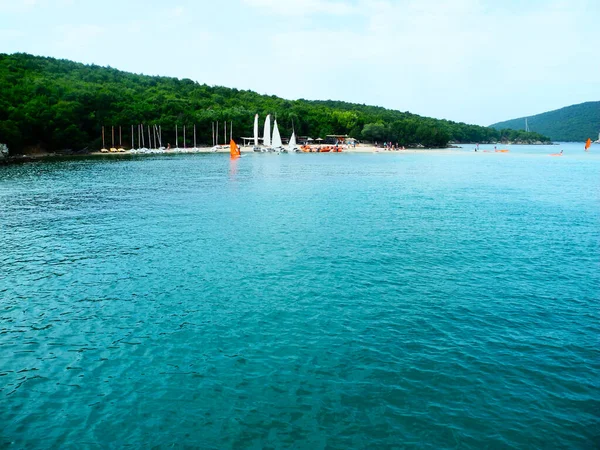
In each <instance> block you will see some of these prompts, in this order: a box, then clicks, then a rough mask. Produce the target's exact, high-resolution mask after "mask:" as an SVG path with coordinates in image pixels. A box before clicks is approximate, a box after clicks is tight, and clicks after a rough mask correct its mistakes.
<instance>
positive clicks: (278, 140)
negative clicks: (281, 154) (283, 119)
mask: <svg viewBox="0 0 600 450" xmlns="http://www.w3.org/2000/svg"><path fill="white" fill-rule="evenodd" d="M281 146H282V143H281V135H280V134H279V128H277V119H275V122H273V147H275V148H280V147H281Z"/></svg>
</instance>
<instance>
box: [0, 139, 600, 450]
mask: <svg viewBox="0 0 600 450" xmlns="http://www.w3.org/2000/svg"><path fill="white" fill-rule="evenodd" d="M473 148H474V146H465V147H464V148H463V149H457V150H453V151H448V152H432V153H411V152H396V153H390V152H380V153H375V154H346V153H341V154H287V155H276V154H249V155H247V156H245V157H243V158H241V159H239V160H237V161H230V160H229V157H228V156H227V155H222V154H208V155H178V156H168V155H167V156H152V157H139V156H138V157H123V156H113V155H111V156H108V157H104V158H93V159H73V160H59V161H48V162H42V163H35V164H24V165H15V166H10V167H0V208H1V209H0V263H1V272H0V298H1V299H0V447H3V448H4V447H6V448H120V447H123V446H130V447H133V448H152V447H156V448H181V447H184V446H188V447H198V448H215V449H216V448H255V449H260V448H311V449H315V448H331V449H344V448H406V447H420V448H436V449H437V448H483V447H487V448H508V447H511V448H593V447H594V446H596V445H598V442H600V441H599V438H600V432H599V430H600V428H599V423H600V421H599V411H600V377H599V376H598V374H599V373H600V353H599V346H598V336H599V335H600V316H599V314H600V313H599V309H598V301H599V300H600V294H599V286H600V271H599V270H598V269H599V258H600V257H599V255H600V253H599V242H600V208H599V205H598V198H599V194H600V157H598V151H596V152H595V153H594V150H595V147H593V148H592V152H591V153H585V152H583V144H581V145H579V144H577V145H575V144H563V145H561V146H552V147H518V146H510V147H509V149H510V152H509V153H503V154H500V153H493V152H490V153H487V152H483V150H485V149H488V150H493V146H481V147H480V151H479V152H477V153H475V152H474V151H473ZM561 148H562V149H564V150H565V155H564V156H562V157H550V156H548V154H549V153H555V152H557V151H559V150H560V149H561Z"/></svg>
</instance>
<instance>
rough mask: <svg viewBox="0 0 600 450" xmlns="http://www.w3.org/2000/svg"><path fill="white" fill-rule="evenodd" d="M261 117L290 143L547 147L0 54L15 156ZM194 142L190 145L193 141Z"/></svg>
mask: <svg viewBox="0 0 600 450" xmlns="http://www.w3.org/2000/svg"><path fill="white" fill-rule="evenodd" d="M402 88H403V87H402V86H399V87H398V89H402ZM256 113H258V114H260V116H261V118H262V119H264V117H265V116H266V115H267V114H269V113H270V114H274V115H276V116H277V121H278V123H279V126H280V130H281V134H282V135H283V136H289V135H290V134H291V131H292V121H293V123H294V125H295V128H296V134H298V135H300V136H311V137H313V138H316V137H323V138H324V137H325V136H326V135H328V134H349V135H350V136H352V137H355V138H358V139H361V140H370V141H383V140H387V141H393V142H398V143H399V144H400V145H404V146H406V147H409V146H415V145H419V144H420V145H423V146H425V147H443V146H445V145H447V143H448V142H452V141H455V142H496V141H500V140H510V141H532V142H533V141H536V140H544V137H543V136H541V135H538V134H535V133H529V134H527V133H524V132H517V131H498V130H496V129H493V128H489V127H481V126H476V125H467V124H464V123H455V122H451V121H447V120H436V119H431V118H426V117H420V116H417V115H414V114H410V113H408V112H400V111H394V110H389V109H385V108H380V107H374V106H366V105H358V104H352V103H345V102H336V101H307V100H294V101H290V100H285V99H282V98H278V97H276V96H266V95H259V94H257V93H255V92H252V91H243V90H238V89H231V88H225V87H218V86H216V87H210V86H207V85H205V84H199V83H197V82H194V81H192V80H189V79H182V80H179V79H176V78H168V77H159V76H146V75H136V74H132V73H126V72H122V71H119V70H116V69H112V68H110V67H99V66H96V65H84V64H79V63H75V62H71V61H66V60H58V59H54V58H46V57H38V56H32V55H28V54H22V53H17V54H12V55H8V54H0V143H6V144H8V146H9V149H10V151H11V153H13V154H14V153H18V152H22V151H26V150H29V149H33V148H37V149H43V150H46V151H61V150H65V149H72V150H74V151H79V150H82V149H88V150H98V149H100V148H101V144H102V141H101V130H102V126H103V125H104V126H107V127H111V126H122V127H123V142H124V146H126V144H127V143H128V142H130V141H131V139H130V137H129V136H130V134H129V133H130V129H131V125H132V124H140V123H143V124H147V125H154V124H157V125H161V127H162V130H163V141H164V142H171V144H173V142H174V140H175V136H174V134H175V131H174V130H175V125H176V124H178V125H179V126H183V125H186V126H188V129H190V127H191V126H192V125H194V124H195V125H196V126H197V142H198V143H202V144H205V145H206V144H210V143H211V142H212V128H211V124H212V122H214V121H221V122H222V121H224V120H227V121H228V122H233V130H234V137H235V138H239V137H240V136H251V135H252V127H253V118H254V114H256ZM171 135H172V136H171ZM187 138H188V141H189V142H188V145H191V143H192V142H191V139H192V137H191V133H188V135H187ZM179 143H180V145H181V139H180V141H179ZM109 144H110V140H108V141H107V145H109Z"/></svg>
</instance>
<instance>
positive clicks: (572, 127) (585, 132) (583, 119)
mask: <svg viewBox="0 0 600 450" xmlns="http://www.w3.org/2000/svg"><path fill="white" fill-rule="evenodd" d="M527 124H528V125H529V130H530V131H534V132H536V133H540V134H543V135H544V136H549V137H550V139H552V140H553V141H565V142H571V141H574V142H583V141H585V140H586V139H587V138H592V140H595V139H597V138H598V132H600V102H586V103H580V104H579V105H572V106H567V107H565V108H561V109H557V110H556V111H549V112H545V113H542V114H537V115H535V116H529V117H527ZM490 127H492V128H496V129H497V130H502V129H505V128H510V129H512V130H524V129H525V117H521V118H519V119H512V120H507V121H505V122H498V123H495V124H493V125H490Z"/></svg>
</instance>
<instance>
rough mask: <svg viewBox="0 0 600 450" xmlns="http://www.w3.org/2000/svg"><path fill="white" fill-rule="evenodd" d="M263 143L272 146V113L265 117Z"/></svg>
mask: <svg viewBox="0 0 600 450" xmlns="http://www.w3.org/2000/svg"><path fill="white" fill-rule="evenodd" d="M263 144H264V145H265V147H270V146H271V114H269V115H268V116H267V118H266V119H265V130H264V134H263Z"/></svg>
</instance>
